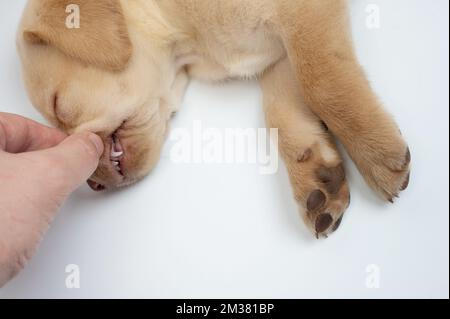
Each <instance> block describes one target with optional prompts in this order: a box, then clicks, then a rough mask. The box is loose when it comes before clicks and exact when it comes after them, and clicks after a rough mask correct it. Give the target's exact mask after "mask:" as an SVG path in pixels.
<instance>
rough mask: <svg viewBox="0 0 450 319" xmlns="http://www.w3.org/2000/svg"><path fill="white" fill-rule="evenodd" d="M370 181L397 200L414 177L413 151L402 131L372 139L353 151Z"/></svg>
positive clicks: (390, 200)
mask: <svg viewBox="0 0 450 319" xmlns="http://www.w3.org/2000/svg"><path fill="white" fill-rule="evenodd" d="M353 156H354V157H356V158H357V159H356V160H355V162H356V164H357V166H358V168H359V170H360V172H361V174H362V175H363V176H364V178H365V180H366V181H367V183H368V184H369V185H370V186H371V187H372V188H373V189H374V190H376V191H377V192H378V193H379V194H380V195H381V196H382V197H383V198H384V199H386V200H387V201H389V202H391V203H393V202H394V199H395V198H397V197H399V195H400V193H401V192H402V191H404V190H406V189H407V188H408V186H409V181H410V176H411V172H410V166H411V151H410V149H409V147H408V146H407V144H406V142H405V141H404V140H403V138H402V137H401V135H400V134H398V135H394V136H392V137H391V138H388V139H385V140H384V141H380V140H379V141H376V142H375V143H372V144H371V143H370V142H369V144H368V145H367V147H363V148H362V149H361V150H360V151H358V150H357V151H356V154H353Z"/></svg>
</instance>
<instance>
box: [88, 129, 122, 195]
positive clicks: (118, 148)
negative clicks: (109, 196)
mask: <svg viewBox="0 0 450 319" xmlns="http://www.w3.org/2000/svg"><path fill="white" fill-rule="evenodd" d="M117 132H118V130H117V131H115V132H114V133H113V134H111V136H110V137H109V138H108V143H106V144H107V145H106V149H108V150H109V154H107V153H105V155H104V158H103V160H102V165H104V166H105V167H106V169H107V170H108V172H109V173H110V174H111V175H112V177H113V178H114V179H119V180H123V179H124V178H125V175H124V171H123V160H124V155H125V151H124V148H123V146H122V143H121V141H120V138H119V135H118V133H117ZM108 146H109V147H108ZM108 155H109V157H108ZM87 183H88V185H89V187H91V188H92V189H93V190H94V191H97V192H100V191H104V190H105V189H106V186H105V185H102V184H100V183H98V182H95V181H94V180H92V179H90V180H88V181H87Z"/></svg>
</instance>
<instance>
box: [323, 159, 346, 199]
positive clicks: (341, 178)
mask: <svg viewBox="0 0 450 319" xmlns="http://www.w3.org/2000/svg"><path fill="white" fill-rule="evenodd" d="M317 176H318V178H319V180H320V181H321V182H322V183H323V184H324V187H325V189H326V190H327V191H328V192H329V193H330V194H333V195H335V194H337V193H338V192H339V190H340V189H341V186H342V185H343V184H344V182H345V171H344V167H343V166H342V164H340V165H338V166H336V167H332V168H328V167H325V166H322V167H320V168H319V169H318V170H317Z"/></svg>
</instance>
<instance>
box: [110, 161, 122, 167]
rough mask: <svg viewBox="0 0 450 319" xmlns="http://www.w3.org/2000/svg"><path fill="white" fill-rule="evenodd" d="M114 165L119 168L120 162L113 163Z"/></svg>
mask: <svg viewBox="0 0 450 319" xmlns="http://www.w3.org/2000/svg"><path fill="white" fill-rule="evenodd" d="M112 164H113V165H114V166H119V164H120V163H119V162H116V161H112Z"/></svg>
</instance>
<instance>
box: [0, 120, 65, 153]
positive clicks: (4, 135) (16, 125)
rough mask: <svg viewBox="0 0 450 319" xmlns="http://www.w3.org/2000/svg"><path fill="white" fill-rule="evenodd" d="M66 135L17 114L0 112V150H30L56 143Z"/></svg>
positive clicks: (18, 151)
mask: <svg viewBox="0 0 450 319" xmlns="http://www.w3.org/2000/svg"><path fill="white" fill-rule="evenodd" d="M66 138H67V135H66V134H65V133H63V132H61V131H60V130H58V129H54V128H50V127H48V126H45V125H42V124H39V123H38V122H35V121H33V120H30V119H27V118H24V117H22V116H19V115H15V114H10V113H1V112H0V150H3V151H6V152H8V153H22V152H31V151H37V150H42V149H47V148H50V147H53V146H56V145H58V144H59V143H61V142H62V141H63V140H64V139H66Z"/></svg>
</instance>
